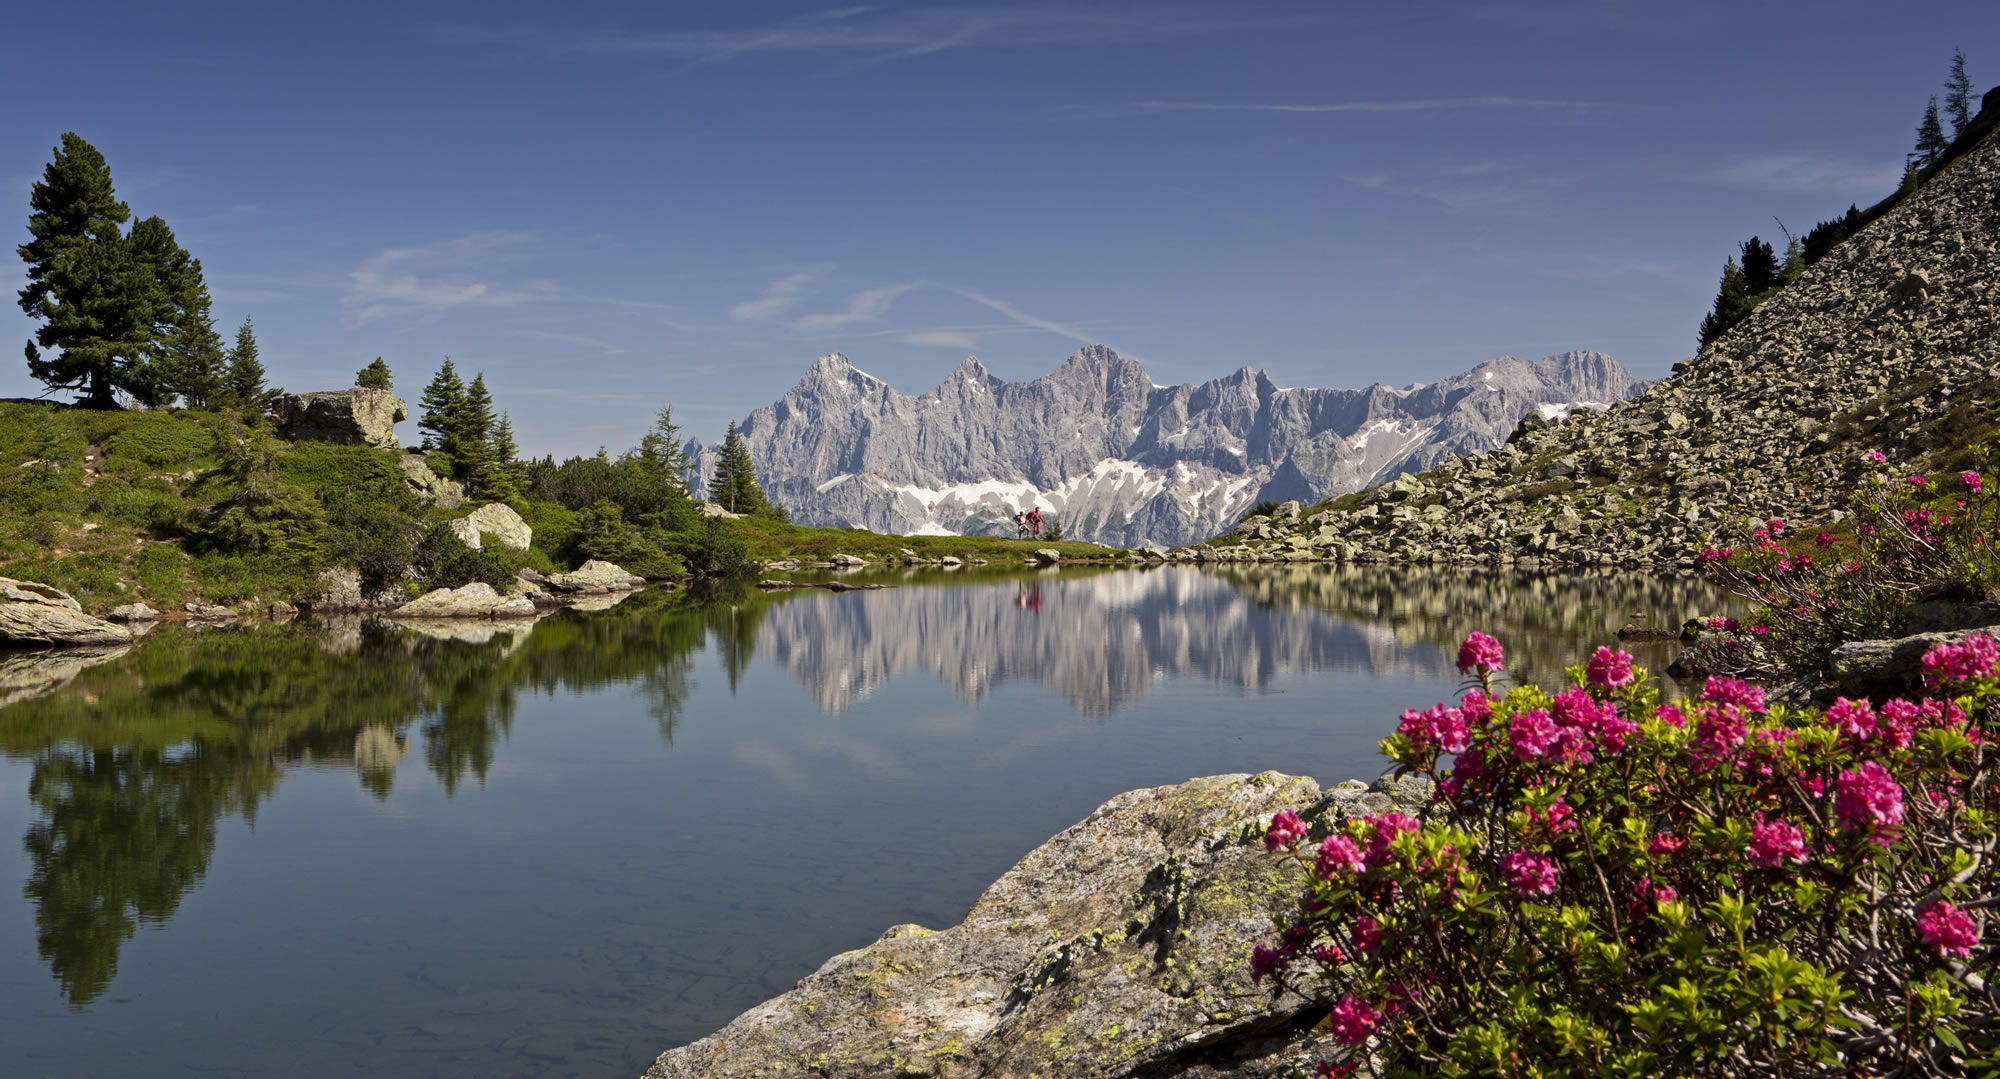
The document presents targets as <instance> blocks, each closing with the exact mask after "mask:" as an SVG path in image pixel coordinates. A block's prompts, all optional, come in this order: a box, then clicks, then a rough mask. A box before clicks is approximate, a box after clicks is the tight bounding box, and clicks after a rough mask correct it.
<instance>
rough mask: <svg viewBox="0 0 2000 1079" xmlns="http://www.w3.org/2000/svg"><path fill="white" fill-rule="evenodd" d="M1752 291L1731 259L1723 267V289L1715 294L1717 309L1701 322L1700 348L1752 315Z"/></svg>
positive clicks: (1734, 261)
mask: <svg viewBox="0 0 2000 1079" xmlns="http://www.w3.org/2000/svg"><path fill="white" fill-rule="evenodd" d="M1750 306H1751V305H1750V290H1749V288H1748V287H1747V286H1746V285H1745V283H1744V279H1743V271H1742V270H1741V269H1739V268H1738V267H1737V265H1736V260H1735V259H1733V258H1732V259H1730V260H1729V261H1728V262H1726V263H1724V264H1723V267H1722V287H1721V288H1720V289H1718V290H1717V291H1716V294H1715V309H1714V310H1713V311H1710V312H1709V313H1708V317H1707V318H1704V319H1702V320H1701V333H1700V334H1699V341H1700V346H1701V347H1702V348H1707V347H1708V346H1709V344H1710V342H1712V341H1714V340H1715V339H1716V338H1718V337H1721V336H1722V335H1723V333H1724V332H1725V331H1727V330H1728V329H1729V328H1730V327H1731V326H1734V325H1736V324H1737V323H1738V322H1741V321H1743V316H1745V315H1747V314H1749V313H1750Z"/></svg>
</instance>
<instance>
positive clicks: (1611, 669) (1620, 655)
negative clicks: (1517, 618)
mask: <svg viewBox="0 0 2000 1079" xmlns="http://www.w3.org/2000/svg"><path fill="white" fill-rule="evenodd" d="M1772 523H1773V524H1777V525H1780V526H1782V524H1783V522H1780V521H1773V522H1772ZM1584 673H1585V674H1586V675H1587V676H1588V677H1589V679H1590V684H1591V685H1593V686H1629V685H1631V684H1632V679H1633V673H1632V654H1631V653H1630V652H1627V651H1625V650H1624V649H1619V650H1618V651H1615V652H1614V651H1612V650H1611V648H1610V647H1608V646H1606V645H1599V646H1598V647H1597V651H1596V652H1593V653H1591V656H1590V662H1589V663H1587V664H1585V665H1584Z"/></svg>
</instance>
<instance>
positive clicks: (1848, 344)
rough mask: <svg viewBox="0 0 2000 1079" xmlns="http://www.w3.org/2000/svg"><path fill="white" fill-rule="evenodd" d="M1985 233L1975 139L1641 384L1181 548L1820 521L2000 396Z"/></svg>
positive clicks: (1388, 544) (1562, 537)
mask: <svg viewBox="0 0 2000 1079" xmlns="http://www.w3.org/2000/svg"><path fill="white" fill-rule="evenodd" d="M1996 237H2000V142H1996V141H1994V140H1992V139H1989V140H1988V141H1987V143H1986V144H1985V145H1984V146H1981V147H1979V148H1978V149H1976V150H1974V151H1972V152H1971V153H1970V154H1968V155H1967V156H1966V157H1965V158H1963V159H1962V160H1960V161H1959V162H1958V163H1957V164H1955V165H1953V166H1952V167H1950V168H1947V169H1945V170H1944V171H1943V172H1941V173H1939V174H1938V175H1937V176H1936V177H1935V178H1934V179H1933V180H1932V181H1931V183H1930V184H1929V185H1928V186H1926V187H1925V188H1924V189H1923V190H1921V191H1919V192H1917V193H1916V194H1914V195H1913V196H1911V197H1910V198H1908V199H1906V200H1905V201H1904V202H1903V203H1902V204H1901V205H1900V206H1898V207H1896V208H1895V209H1894V210H1891V211H1890V212H1889V213H1888V214H1886V215H1884V216H1883V217H1882V218H1881V219H1880V220H1878V221H1876V222H1875V223H1874V224H1872V225H1870V226H1869V227H1868V228H1866V229H1864V230H1863V231H1862V232H1860V233H1859V234H1857V235H1855V236H1854V237H1852V238H1850V239H1849V240H1847V241H1846V242H1845V243H1843V244H1841V245H1840V246H1839V247H1837V248H1835V249H1834V250H1833V251H1832V252H1831V253H1829V254H1828V255H1827V256H1826V257H1825V258H1824V259H1822V260H1821V261H1820V262H1818V263H1817V264H1815V265H1814V266H1813V267H1812V268H1810V269H1809V270H1807V271H1806V273H1805V275H1804V276H1802V277H1801V278H1799V280H1797V281H1796V282H1794V283H1793V284H1792V285H1791V286H1789V287H1788V288H1786V289H1784V290H1783V291H1781V292H1779V293H1778V294H1776V295H1775V296H1773V297H1772V298H1770V299H1769V300H1767V301H1765V303H1764V304H1763V305H1762V306H1760V307H1759V308H1758V309H1757V310H1756V311H1755V312H1754V313H1753V314H1751V315H1750V317H1749V318H1747V319H1745V320H1744V321H1743V322H1742V323H1741V324H1739V325H1738V326H1737V327H1736V328H1735V329H1733V330H1731V331H1730V332H1729V333H1727V334H1724V335H1723V336H1722V337H1721V338H1720V339H1719V340H1717V341H1716V342H1715V343H1714V344H1713V345H1711V346H1710V347H1709V348H1708V349H1706V350H1704V351H1703V352H1702V353H1701V354H1700V355H1699V356H1697V357H1695V358H1694V359H1692V360H1688V361H1684V362H1683V363H1681V364H1677V365H1676V367H1675V374H1674V375H1672V376H1671V377H1669V378H1666V379H1664V380H1662V381H1661V382H1659V383H1657V384H1655V385H1654V386H1653V387H1651V388H1650V389H1649V390H1648V391H1647V392H1646V393H1645V394H1643V395H1642V396H1640V397H1637V398H1635V399H1633V400H1629V401H1624V402H1621V403H1618V404H1615V405H1613V406H1612V407H1611V408H1610V409H1609V410H1607V411H1605V412H1602V413H1595V414H1572V416H1571V417H1570V418H1569V419H1568V420H1566V421H1564V422H1559V423H1550V424H1546V425H1543V424H1536V423H1532V422H1531V423H1524V424H1522V425H1521V427H1520V428H1519V429H1517V430H1516V432H1515V435H1514V437H1513V438H1512V439H1511V440H1510V441H1509V442H1508V444H1507V445H1506V446H1504V447H1502V448H1501V449H1498V450H1495V451H1493V452H1491V453H1487V454H1484V455H1481V456H1478V457H1459V458H1453V459H1451V460H1449V461H1447V462H1446V463H1445V464H1443V465H1442V466H1441V467H1438V468H1436V469H1433V470H1432V471H1430V472H1427V473H1424V474H1422V475H1405V476H1401V477H1398V478H1397V479H1396V480H1395V481H1394V482H1392V483H1389V484H1385V485H1383V486H1380V487H1376V488H1374V489H1372V490H1370V491H1368V492H1366V493H1365V494H1363V495H1360V496H1350V497H1349V498H1348V499H1344V500H1340V501H1337V502H1335V503H1333V504H1332V505H1331V506H1330V507H1329V508H1327V509H1324V510H1322V511H1320V512H1318V513H1314V514H1311V515H1309V516H1307V517H1305V518H1304V519H1303V520H1302V521H1300V522H1298V523H1297V524H1294V525H1287V524H1285V523H1283V522H1282V521H1280V520H1278V519H1276V518H1275V517H1273V518H1253V519H1251V521H1248V522H1245V523H1244V524H1243V525H1241V526H1239V527H1238V528H1237V529H1236V530H1235V531H1234V532H1232V533H1231V534H1229V535H1228V536H1225V537H1223V538H1222V539H1220V540H1217V541H1212V542H1211V543H1210V544H1207V545H1203V546H1201V547H1197V548H1193V549H1190V550H1187V551H1185V552H1183V553H1182V557H1187V558H1193V559H1196V560H1217V561H1236V560H1246V561H1286V560H1307V559H1329V560H1336V561H1357V562H1368V561H1404V562H1452V561H1470V562H1484V563H1490V564H1499V565H1513V564H1518V565H1537V564H1551V565H1571V566H1574V565H1618V566H1653V567H1669V566H1683V567H1685V566H1691V565H1692V564H1693V558H1694V555H1695V553H1696V551H1697V550H1698V549H1699V548H1700V547H1701V545H1702V543H1703V542H1704V541H1705V540H1707V539H1709V538H1710V537H1712V536H1715V535H1717V534H1718V533H1719V532H1721V531H1723V530H1724V528H1725V526H1727V525H1732V524H1733V523H1734V522H1736V521H1739V520H1742V519H1744V518H1750V519H1756V520H1764V519H1767V518H1770V517H1784V518H1787V519H1790V520H1795V521H1811V520H1837V519H1838V518H1839V516H1840V515H1841V514H1842V513H1843V512H1844V511H1843V510H1842V509H1841V508H1840V500H1841V498H1842V496H1843V493H1844V492H1847V491H1851V490H1853V489H1854V488H1855V487H1856V486H1857V485H1858V484H1859V483H1860V482H1861V481H1862V480H1863V478H1864V474H1865V469H1864V466H1863V462H1862V460H1861V457H1862V455H1863V454H1864V453H1866V452H1867V451H1869V450H1880V451H1882V452H1883V453H1884V454H1886V455H1888V458H1889V460H1890V461H1891V462H1892V463H1897V462H1907V461H1910V460H1913V459H1915V458H1917V457H1919V456H1920V455H1922V454H1924V453H1926V452H1928V451H1932V450H1936V449H1939V448H1942V447H1945V446H1949V445H1954V444H1958V443H1960V442H1962V441H1963V440H1964V438H1965V437H1967V428H1968V427H1969V426H1970V425H1971V424H1972V423H1974V422H1976V421H1977V420H1978V418H1979V413H1980V412H1982V411H1983V410H1984V409H1985V408H1986V407H1987V406H1989V405H1990V404H1991V403H1992V402H1993V400H1994V398H1995V394H1996V391H2000V364H1996V360H2000V354H1996V352H1997V350H1996V345H2000V239H1996Z"/></svg>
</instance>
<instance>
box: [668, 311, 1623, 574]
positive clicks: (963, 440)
mask: <svg viewBox="0 0 2000 1079" xmlns="http://www.w3.org/2000/svg"><path fill="white" fill-rule="evenodd" d="M1634 385H1635V384H1634V382H1633V380H1632V376H1631V374H1630V372H1628V371H1626V370H1625V369H1624V368H1623V367H1621V366H1619V364H1618V362H1617V361H1615V360H1613V359H1611V357H1609V356H1605V355H1603V354H1601V353H1595V352H1569V353H1564V354H1562V355H1559V356H1551V357H1549V358H1547V359H1545V360H1541V361H1538V362H1530V361H1527V360H1519V359H1515V358H1513V357H1511V356H1507V357H1501V358H1500V359H1497V360H1493V361H1491V362H1488V363H1485V364H1482V365H1480V366H1479V367H1478V368H1476V369H1474V370H1472V371H1471V372H1468V373H1466V374H1463V375H1455V376H1453V377H1451V378H1447V379H1444V380H1442V381H1439V382H1435V383H1432V384H1430V385H1426V386H1412V387H1409V388H1407V389H1400V390H1399V389H1391V388H1389V387H1386V386H1379V385H1378V386H1371V387H1369V388H1367V389H1364V390H1327V389H1280V388H1279V387H1277V386H1275V385H1273V384H1272V383H1271V381H1270V379H1268V378H1266V377H1265V376H1264V375H1263V374H1261V373H1259V372H1257V371H1253V370H1251V369H1250V368H1248V367H1246V368H1243V369H1242V370H1240V371H1238V372H1236V373H1235V374H1233V375H1230V376H1228V377H1226V378H1220V379H1216V380H1214V381H1211V382H1205V383H1201V384H1199V385H1193V384H1190V385H1181V386H1157V385H1154V384H1153V381H1152V378H1151V377H1150V376H1149V375H1148V374H1147V373H1146V369H1145V368H1144V367H1143V366H1141V365H1140V364H1139V362H1138V361H1136V360H1132V359H1129V358H1127V357H1124V356H1120V355H1118V354H1117V353H1115V352H1113V351H1111V350H1110V349H1108V348H1105V347H1104V346H1102V345H1091V346H1089V347H1087V348H1084V349H1082V350H1080V351H1078V352H1077V353H1076V354H1075V355H1073V356H1071V357H1070V358H1069V360H1068V361H1067V362H1065V363H1064V364H1063V365H1062V366H1061V367H1059V368H1057V369H1056V370H1055V371H1054V372H1053V373H1051V374H1048V375H1045V376H1043V377H1041V378H1038V379H1035V380H1034V381H1032V382H1006V381H1003V380H1001V379H998V378H994V377H993V376H992V375H990V374H988V373H987V372H986V369H985V368H984V367H982V366H980V364H979V361H978V360H975V359H967V360H966V361H965V362H964V363H963V364H961V365H959V367H958V369H957V370H956V371H954V372H953V373H952V375H951V377H950V378H948V379H946V380H945V382H944V384H943V385H940V386H938V387H937V388H936V389H933V390H931V391H930V392H928V393H926V394H923V395H921V396H917V397H910V396H905V395H904V394H901V393H898V392H897V391H896V390H895V389H893V388H892V387H890V386H889V384H888V383H886V382H883V381H881V380H880V379H877V378H875V377H873V376H871V375H869V374H867V373H865V372H863V371H860V370H858V369H856V368H855V366H854V365H853V364H852V363H849V362H848V360H847V358H846V357H845V356H841V355H838V354H835V355H832V356H826V357H822V358H821V359H819V360H818V361H815V362H814V363H813V365H812V367H811V368H810V369H809V370H808V371H807V372H806V375H805V377H804V378H802V379H800V380H799V383H798V384H797V385H796V386H793V387H792V388H791V390H790V391H789V392H787V393H786V394H785V396H784V397H783V398H781V399H780V400H779V401H778V402H777V403H776V404H773V405H771V406H769V407H767V408H760V409H758V410H757V411H755V412H753V413H751V414H750V416H749V418H748V419H746V420H744V421H743V423H742V424H741V425H740V426H739V428H738V430H739V432H740V433H741V435H742V436H743V439H744V441H745V443H746V444H747V445H748V447H749V449H750V453H751V456H752V457H753V458H754V459H755V460H756V462H757V466H758V470H759V471H758V479H759V480H760V481H761V482H762V483H763V485H764V489H765V491H766V492H767V493H769V494H770V495H771V496H772V497H773V498H774V499H776V500H777V501H778V502H780V503H782V504H783V505H784V506H785V507H786V508H787V509H789V510H790V511H791V512H792V515H793V519H794V520H797V521H799V522H800V523H802V524H811V525H822V526H834V527H859V528H867V529H871V530H873V531H877V532H892V533H902V534H943V535H958V534H983V535H1008V536H1011V535H1013V534H1014V525H1013V515H1014V514H1015V513H1016V512H1017V511H1022V510H1027V509H1029V508H1031V507H1034V506H1040V507H1041V508H1042V511H1043V513H1044V515H1048V516H1053V515H1060V516H1061V518H1062V521H1063V527H1064V534H1065V535H1066V536H1067V537H1069V538H1071V539H1088V540H1095V541H1097V542H1100V543H1109V544H1115V545H1119V546H1128V547H1130V546H1140V545H1144V544H1149V543H1160V544H1167V545H1179V544H1184V543H1189V542H1192V541H1194V540H1198V539H1201V538H1203V537H1206V536H1211V535H1214V534H1215V533H1217V532H1219V531H1221V530H1222V529H1223V528H1225V527H1227V526H1228V525H1229V524H1230V523H1231V522H1233V521H1234V520H1236V518H1237V517H1238V516H1240V515H1241V514H1242V512H1243V511H1244V510H1246V509H1248V508H1249V507H1250V506H1252V505H1254V504H1255V503H1257V502H1258V501H1260V500H1263V499H1302V500H1306V501H1316V500H1318V499H1321V498H1325V497H1327V496H1329V495H1335V494H1341V493H1344V492H1347V491H1352V490H1357V489H1360V488H1362V487H1365V486H1367V485H1369V484H1371V483H1376V482H1379V481H1381V480H1385V479H1388V478H1390V477H1393V476H1396V475H1399V474H1401V473H1404V472H1410V471H1416V470H1421V469H1424V468H1428V467H1430V466H1431V465H1433V464H1436V463H1437V462H1439V461H1440V460H1442V459H1444V458H1445V457H1446V456H1448V455H1450V454H1463V453H1472V452H1477V451H1480V450H1485V449H1490V448H1492V447H1494V446H1498V445H1499V444H1500V443H1501V441H1502V440H1503V439H1505V438H1506V437H1507V435H1508V434H1509V433H1510V432H1512V431H1513V430H1514V428H1515V425H1516V424H1517V423H1519V422H1520V420H1521V418H1522V417H1523V416H1524V415H1526V414H1527V413H1529V412H1546V413H1547V414H1549V415H1558V416H1560V415H1566V414H1569V413H1570V412H1571V411H1572V410H1578V409H1581V410H1588V409H1591V408H1603V407H1605V406H1607V405H1609V404H1611V403H1612V402H1615V401H1618V400H1621V399H1623V398H1624V397H1625V396H1627V395H1628V394H1629V393H1630V392H1632V389H1633V386H1634ZM688 449H689V451H690V454H691V456H692V457H693V459H694V460H695V462H696V464H697V465H698V472H699V474H700V475H703V476H706V475H709V474H710V473H711V472H712V471H713V469H714V463H715V451H714V450H712V449H708V448H706V447H703V446H702V445H700V444H699V443H694V442H691V443H689V446H688Z"/></svg>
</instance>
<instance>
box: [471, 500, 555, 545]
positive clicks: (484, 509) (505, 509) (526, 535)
mask: <svg viewBox="0 0 2000 1079" xmlns="http://www.w3.org/2000/svg"><path fill="white" fill-rule="evenodd" d="M451 530H452V531H453V532H456V533H457V534H458V538H459V539H462V540H464V541H465V545H466V546H467V547H470V548H472V549H473V550H475V551H477V550H479V545H480V544H481V543H482V542H484V541H482V540H481V539H480V535H481V533H484V534H486V535H489V536H492V537H493V538H494V539H495V540H496V541H498V542H499V543H500V545H501V546H503V547H512V548H513V549H515V550H517V551H525V550H527V549H528V544H529V543H531V542H533V541H534V538H535V530H534V529H532V528H529V527H528V522H526V521H524V520H522V519H521V515H520V514H518V513H515V512H514V510H513V509H512V508H511V507H509V506H507V505H506V504H505V503H501V502H488V503H487V504H486V505H484V506H481V507H479V508H478V509H476V510H473V511H472V512H471V513H469V514H467V515H466V516H464V517H459V518H456V519H455V520H453V521H452V522H451Z"/></svg>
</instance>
